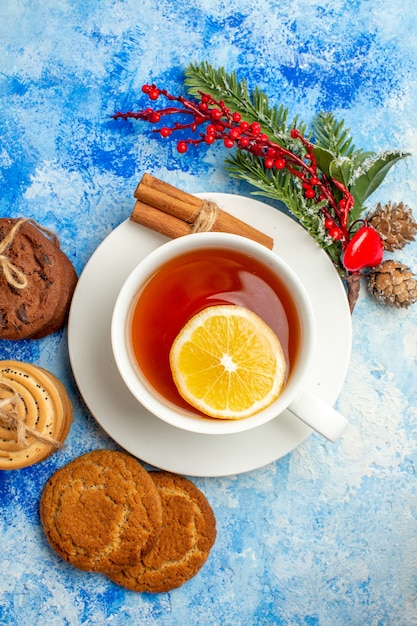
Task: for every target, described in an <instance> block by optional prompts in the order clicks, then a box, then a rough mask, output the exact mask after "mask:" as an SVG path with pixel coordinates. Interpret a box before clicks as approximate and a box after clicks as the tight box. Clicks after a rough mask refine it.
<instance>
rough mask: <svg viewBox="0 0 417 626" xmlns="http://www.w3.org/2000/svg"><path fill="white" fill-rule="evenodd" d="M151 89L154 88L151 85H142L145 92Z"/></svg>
mask: <svg viewBox="0 0 417 626" xmlns="http://www.w3.org/2000/svg"><path fill="white" fill-rule="evenodd" d="M151 89H152V87H151V86H150V85H143V86H142V91H143V93H149V92H150V90H151Z"/></svg>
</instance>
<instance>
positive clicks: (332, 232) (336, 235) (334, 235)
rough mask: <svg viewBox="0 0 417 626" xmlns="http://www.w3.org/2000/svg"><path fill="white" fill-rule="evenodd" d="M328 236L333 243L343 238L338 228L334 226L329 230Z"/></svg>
mask: <svg viewBox="0 0 417 626" xmlns="http://www.w3.org/2000/svg"><path fill="white" fill-rule="evenodd" d="M329 236H330V237H331V238H332V239H333V240H334V241H339V240H340V239H342V237H343V233H342V231H341V230H340V228H339V227H338V226H334V227H333V228H329Z"/></svg>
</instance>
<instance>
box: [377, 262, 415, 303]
mask: <svg viewBox="0 0 417 626" xmlns="http://www.w3.org/2000/svg"><path fill="white" fill-rule="evenodd" d="M368 286H369V290H370V292H371V293H372V295H373V296H374V297H375V298H376V299H377V300H378V301H379V302H380V303H381V304H388V305H390V306H397V307H408V306H409V305H410V304H413V302H416V301H417V280H416V279H415V277H414V276H413V274H412V272H411V270H410V268H408V267H407V266H406V265H403V264H402V263H399V262H398V261H393V260H391V259H389V260H387V261H383V262H382V263H381V264H380V265H378V266H377V267H374V268H373V269H372V270H371V271H370V273H369V276H368Z"/></svg>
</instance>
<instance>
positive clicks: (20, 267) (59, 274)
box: [0, 218, 76, 340]
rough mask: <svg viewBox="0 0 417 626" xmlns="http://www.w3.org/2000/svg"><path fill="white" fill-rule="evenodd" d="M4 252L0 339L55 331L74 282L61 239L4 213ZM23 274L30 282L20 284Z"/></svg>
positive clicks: (0, 242)
mask: <svg viewBox="0 0 417 626" xmlns="http://www.w3.org/2000/svg"><path fill="white" fill-rule="evenodd" d="M9 237H10V240H9ZM5 242H8V243H7V245H6V243H5ZM0 251H1V252H0V260H1V265H0V339H9V340H19V339H27V338H32V337H33V338H40V337H44V336H45V335H47V334H49V333H50V332H54V331H55V330H57V329H58V328H57V324H61V326H62V325H63V323H64V322H65V320H66V314H67V312H68V309H69V305H70V302H71V298H72V294H73V291H74V288H75V283H76V277H75V270H74V268H73V267H72V264H71V262H70V261H69V259H68V257H66V255H65V254H64V253H63V252H62V250H61V249H60V248H59V242H58V240H57V238H56V237H54V236H53V235H51V238H48V237H47V236H46V235H45V234H44V231H43V229H42V228H41V227H40V226H38V225H37V224H36V223H35V222H33V221H31V220H25V219H21V220H16V219H8V218H1V219H0ZM69 266H71V267H69ZM16 272H20V273H21V275H20V276H18V275H17V274H16ZM23 279H25V280H26V281H27V284H26V286H24V287H23V288H18V287H17V285H18V284H19V283H21V282H22V280H23ZM15 283H16V284H15Z"/></svg>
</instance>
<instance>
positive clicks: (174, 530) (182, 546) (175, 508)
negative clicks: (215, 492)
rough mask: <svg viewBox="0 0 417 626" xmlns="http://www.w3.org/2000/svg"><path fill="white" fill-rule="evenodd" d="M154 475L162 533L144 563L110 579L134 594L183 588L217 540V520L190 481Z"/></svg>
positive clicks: (156, 473) (166, 474) (141, 560)
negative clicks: (159, 500)
mask: <svg viewBox="0 0 417 626" xmlns="http://www.w3.org/2000/svg"><path fill="white" fill-rule="evenodd" d="M150 475H151V476H152V479H153V480H154V482H155V485H156V487H157V489H158V492H159V495H160V498H161V502H162V529H161V533H160V535H159V537H158V538H157V540H156V542H155V545H154V546H153V548H152V549H151V550H150V551H149V552H147V553H146V554H145V555H144V556H143V557H142V559H139V560H138V561H136V563H135V564H134V565H131V566H130V567H128V568H124V569H123V570H122V571H120V572H117V573H115V574H112V575H110V576H109V577H110V578H111V580H113V582H115V583H117V584H118V585H121V586H123V587H126V588H127V589H131V590H132V591H140V592H143V591H145V592H149V593H161V592H165V591H170V590H171V589H175V588H177V587H180V586H181V585H183V584H184V583H185V582H186V581H187V580H189V579H190V578H192V577H193V576H195V574H197V572H198V571H199V570H200V569H201V567H202V566H203V565H204V563H205V562H206V560H207V558H208V555H209V553H210V550H211V547H212V545H213V544H214V541H215V539H216V520H215V517H214V514H213V511H212V509H211V507H210V505H209V503H208V501H207V499H206V497H205V495H204V494H203V493H202V492H201V491H200V490H199V489H198V488H197V487H196V486H195V485H194V484H193V483H192V482H191V481H190V480H188V479H187V478H184V477H182V476H178V475H176V474H171V473H169V472H150Z"/></svg>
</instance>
